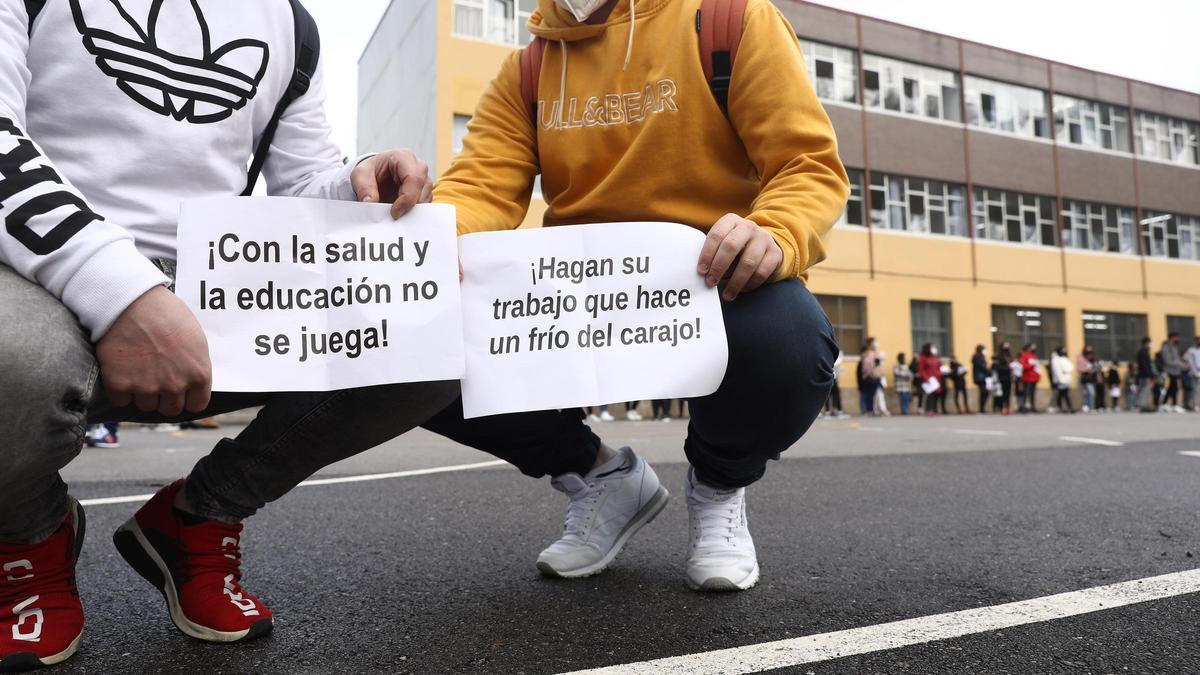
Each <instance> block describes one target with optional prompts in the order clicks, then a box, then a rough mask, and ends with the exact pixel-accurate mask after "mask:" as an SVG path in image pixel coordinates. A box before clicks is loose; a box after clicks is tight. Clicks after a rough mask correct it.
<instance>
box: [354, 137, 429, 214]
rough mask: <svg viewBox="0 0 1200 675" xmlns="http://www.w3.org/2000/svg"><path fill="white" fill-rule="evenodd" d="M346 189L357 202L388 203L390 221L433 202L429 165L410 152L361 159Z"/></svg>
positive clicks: (390, 151)
mask: <svg viewBox="0 0 1200 675" xmlns="http://www.w3.org/2000/svg"><path fill="white" fill-rule="evenodd" d="M350 186H351V187H353V188H354V194H355V196H357V197H358V200H359V201H360V202H380V203H385V204H386V203H391V205H392V218H399V217H400V216H402V215H404V214H405V213H408V210H409V209H411V208H412V207H414V206H416V205H417V204H424V203H427V202H429V201H430V200H431V199H432V198H433V181H432V180H431V179H430V178H429V165H428V164H426V163H425V162H423V161H421V160H420V159H418V158H417V156H416V155H414V154H413V153H412V151H411V150H388V151H386V152H381V153H379V154H378V155H374V156H372V157H368V158H366V159H364V160H363V161H361V162H359V163H358V166H356V167H354V171H353V172H351V173H350Z"/></svg>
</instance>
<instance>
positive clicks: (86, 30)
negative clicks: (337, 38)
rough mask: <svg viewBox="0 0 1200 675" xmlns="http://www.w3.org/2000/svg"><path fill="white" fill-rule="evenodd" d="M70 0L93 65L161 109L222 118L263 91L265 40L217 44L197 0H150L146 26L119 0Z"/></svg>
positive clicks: (204, 119)
mask: <svg viewBox="0 0 1200 675" xmlns="http://www.w3.org/2000/svg"><path fill="white" fill-rule="evenodd" d="M70 1H71V14H72V16H73V17H74V19H75V28H76V29H78V30H79V34H80V35H82V36H83V45H84V47H86V48H87V50H88V52H89V53H91V54H92V55H93V56H95V57H96V65H97V66H99V68H100V70H101V71H102V72H104V74H106V75H108V76H109V77H112V78H113V79H115V80H116V82H117V87H119V88H120V89H121V91H123V92H125V93H126V94H128V95H129V97H130V98H132V99H133V100H135V101H137V102H138V103H139V104H141V105H142V106H144V107H146V108H148V109H150V110H153V111H154V112H156V113H158V114H160V115H166V116H170V117H173V118H175V119H176V120H180V121H182V120H186V121H188V122H192V123H194V124H207V123H211V122H218V121H220V120H223V119H225V118H226V117H229V116H230V115H232V114H233V111H234V110H240V109H241V108H242V107H243V106H245V105H246V102H247V101H249V100H250V99H252V98H254V95H255V94H257V93H258V84H259V82H260V81H261V80H262V76H263V73H265V72H266V70H267V61H268V58H269V50H268V48H267V44H266V43H265V42H261V41H259V40H251V39H248V38H242V39H238V40H234V41H232V42H227V43H225V44H223V45H221V46H219V47H217V48H215V49H214V48H213V46H212V44H211V42H210V36H209V31H208V24H207V23H206V22H205V20H204V14H203V13H202V12H201V11H200V3H199V0H153V1H152V2H151V3H150V11H149V14H148V16H147V17H146V18H145V25H144V26H143V24H141V23H139V20H138V19H135V18H134V17H133V16H131V15H130V13H129V12H128V11H127V10H126V8H125V7H124V6H122V4H121V3H120V2H119V1H118V0H70ZM126 1H127V2H129V0H126ZM85 4H86V6H87V9H86V10H85V9H83V7H81V5H85ZM130 4H132V3H130ZM143 6H144V5H143Z"/></svg>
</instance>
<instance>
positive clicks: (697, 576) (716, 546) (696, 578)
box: [687, 468, 758, 591]
mask: <svg viewBox="0 0 1200 675" xmlns="http://www.w3.org/2000/svg"><path fill="white" fill-rule="evenodd" d="M687 507H688V521H689V522H690V523H691V540H690V543H689V544H688V559H687V583H688V586H690V587H691V588H692V589H693V590H698V591H744V590H746V589H748V588H751V587H753V586H754V584H756V583H758V556H757V555H756V554H755V552H754V540H753V539H752V538H751V537H750V528H749V527H748V526H747V525H746V488H739V489H737V490H719V489H717V488H714V487H709V486H707V485H705V484H703V483H700V482H697V481H696V476H695V472H694V470H692V469H691V468H689V469H688V475H687Z"/></svg>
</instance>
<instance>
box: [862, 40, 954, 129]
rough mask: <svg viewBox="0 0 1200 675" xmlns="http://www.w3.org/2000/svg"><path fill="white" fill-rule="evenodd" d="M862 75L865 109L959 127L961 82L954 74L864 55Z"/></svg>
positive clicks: (925, 66)
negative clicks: (932, 104)
mask: <svg viewBox="0 0 1200 675" xmlns="http://www.w3.org/2000/svg"><path fill="white" fill-rule="evenodd" d="M862 71H863V98H864V101H863V104H864V107H865V108H867V109H877V110H881V111H886V112H891V113H894V114H899V115H906V116H909V117H921V118H927V119H935V120H940V121H943V122H950V123H954V124H962V122H963V114H962V113H963V111H962V106H961V101H960V94H959V92H960V91H961V88H962V82H961V81H960V80H959V76H958V73H957V72H956V71H953V70H950V69H948V68H938V67H936V66H927V65H924V64H920V63H913V62H911V61H903V60H901V59H895V58H892V57H889V56H882V55H879V54H864V55H863V64H862ZM872 82H874V83H875V86H871V83H872ZM926 89H928V90H929V91H928V92H926V91H925V90H926ZM892 94H894V95H895V98H894V99H892V98H891V95H892ZM930 98H935V99H936V108H937V114H930V110H929V103H930ZM893 101H894V104H893Z"/></svg>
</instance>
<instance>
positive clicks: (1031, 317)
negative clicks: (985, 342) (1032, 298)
mask: <svg viewBox="0 0 1200 675" xmlns="http://www.w3.org/2000/svg"><path fill="white" fill-rule="evenodd" d="M1004 312H1008V313H1009V315H1008V316H1007V317H1005V318H1009V319H1012V320H1015V321H1018V322H1020V326H1019V329H1018V330H1008V328H1007V327H1004V326H1002V325H1001V324H1002V321H999V320H998V317H1001V316H1004V314H1003V313H1004ZM1048 321H1049V322H1050V323H1056V324H1057V328H1058V330H1057V331H1053V330H1048V329H1047V326H1046V324H1047V322H1048ZM1035 322H1036V323H1035ZM1030 329H1037V330H1030ZM1001 342H1009V343H1010V344H1013V345H1017V346H1018V347H1019V346H1023V345H1026V344H1028V343H1030V342H1032V343H1033V344H1036V345H1037V347H1038V355H1039V356H1040V357H1041V358H1042V359H1043V360H1045V359H1049V358H1050V353H1051V350H1054V349H1057V348H1059V347H1063V346H1066V344H1067V316H1066V310H1063V309H1060V308H1057V307H1027V306H1024V305H992V349H993V350H995V349H997V348H998V347H999V345H1000V343H1001Z"/></svg>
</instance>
